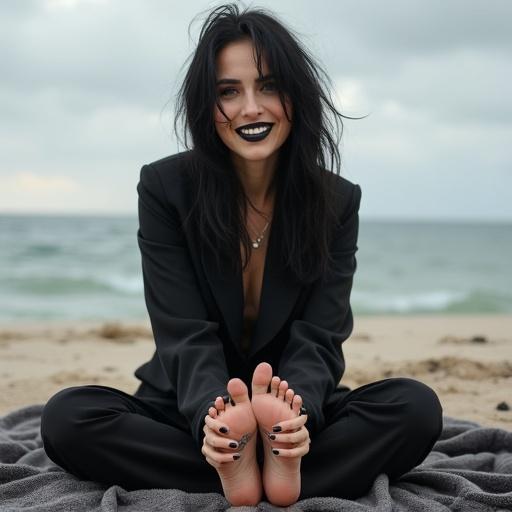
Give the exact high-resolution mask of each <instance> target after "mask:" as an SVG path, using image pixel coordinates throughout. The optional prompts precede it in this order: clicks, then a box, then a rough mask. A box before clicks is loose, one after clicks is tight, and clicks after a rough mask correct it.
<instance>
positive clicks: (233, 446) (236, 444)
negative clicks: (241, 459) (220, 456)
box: [229, 441, 238, 448]
mask: <svg viewBox="0 0 512 512" xmlns="http://www.w3.org/2000/svg"><path fill="white" fill-rule="evenodd" d="M237 446H238V443H235V442H234V441H232V442H231V443H229V447H230V448H236V447H237Z"/></svg>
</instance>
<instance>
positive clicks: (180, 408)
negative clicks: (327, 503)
mask: <svg viewBox="0 0 512 512" xmlns="http://www.w3.org/2000/svg"><path fill="white" fill-rule="evenodd" d="M190 154H191V152H190V151H185V152H182V153H178V154H176V155H172V156H169V157H166V158H163V159H161V160H158V161H155V162H153V163H150V164H147V165H144V166H143V167H142V169H141V172H140V181H139V183H138V185H137V191H138V194H139V229H138V231H137V240H138V244H139V247H140V251H141V258H142V271H143V279H144V296H145V301H146V306H147V309H148V313H149V317H150V320H151V325H152V330H153V335H154V338H155V343H156V350H155V353H154V355H153V357H152V359H151V360H150V361H148V362H147V363H145V364H144V365H142V366H140V367H139V368H137V370H136V371H135V376H136V377H137V378H139V379H140V380H141V381H142V382H143V384H142V385H144V383H145V384H146V385H149V386H146V387H147V388H150V389H154V391H155V393H159V394H164V395H165V398H166V400H167V401H168V403H169V404H171V405H170V406H173V405H174V406H175V407H176V414H177V417H178V418H179V419H180V421H181V422H182V424H183V427H184V428H187V429H190V431H191V433H192V435H193V436H194V438H195V440H196V442H197V444H198V445H201V444H202V439H203V436H204V433H203V431H202V428H203V420H204V416H205V415H206V414H207V411H208V406H209V405H210V402H211V401H212V400H214V399H215V397H216V396H219V395H225V394H226V393H227V391H226V384H227V382H228V380H229V379H230V378H232V377H240V378H241V379H242V380H244V381H245V382H246V383H247V384H250V381H251V376H252V372H253V370H254V368H255V367H256V365H257V364H258V363H259V362H261V361H267V362H268V363H270V364H271V365H272V368H273V370H274V374H277V375H279V377H281V379H286V380H287V381H288V383H289V385H290V387H291V388H293V389H294V391H295V392H296V393H299V394H300V395H301V396H302V398H303V401H304V405H305V407H306V408H307V410H308V423H307V425H308V429H309V431H310V434H311V436H313V435H314V433H315V432H317V431H319V430H320V429H322V427H323V425H324V423H325V418H324V414H323V410H322V408H323V404H324V403H325V401H326V400H327V398H328V397H329V395H330V394H331V393H332V392H333V391H334V389H335V388H336V386H337V385H338V383H339V381H340V379H341V377H342V375H343V372H344V369H345V362H344V358H343V351H342V347H341V343H342V342H343V341H344V340H346V339H347V338H348V337H349V336H350V334H351V332H352V329H353V317H352V310H351V307H350V292H351V289H352V281H353V275H354V272H355V271H356V258H355V253H356V251H357V237H358V228H359V217H358V211H359V204H360V200H361V188H360V186H359V185H357V184H353V183H351V182H350V181H348V180H347V179H345V178H343V177H336V180H335V181H336V187H337V192H338V193H339V196H340V201H339V202H340V205H341V206H340V215H341V221H342V227H341V228H339V229H338V231H337V233H336V237H335V239H334V240H333V243H332V246H331V251H332V256H333V258H334V259H335V261H336V264H335V272H334V273H333V274H332V275H331V277H329V278H328V279H323V280H322V282H320V281H317V282H316V283H313V284H311V285H308V286H302V285H300V284H297V282H296V281H295V280H294V279H292V278H291V276H290V275H289V273H288V271H287V270H285V269H284V266H283V264H282V259H281V258H280V257H279V256H280V255H279V254H278V250H279V246H278V243H277V241H278V240H279V238H280V230H281V229H282V226H281V224H280V222H279V221H277V222H276V221H275V220H274V222H272V224H271V228H270V234H269V240H268V248H267V255H266V260H265V269H264V277H263V284H262V295H261V302H260V309H259V316H258V319H257V321H256V323H255V326H254V331H253V336H252V340H251V346H250V352H249V353H248V354H247V355H246V354H244V353H243V352H242V350H241V348H240V339H241V332H242V321H243V301H244V299H243V281H242V275H241V273H238V274H234V273H233V272H232V271H230V270H228V269H226V271H225V272H224V271H223V272H221V273H218V272H217V271H216V270H215V267H214V264H215V260H214V257H213V255H210V256H211V257H208V256H207V255H205V256H201V252H200V251H199V240H198V239H197V233H193V232H188V231H185V230H183V229H182V227H181V221H182V220H183V219H184V217H185V216H186V215H187V213H188V211H189V210H190V206H191V204H192V201H193V200H194V191H193V190H191V187H190V185H189V182H188V180H187V173H186V168H187V162H188V157H189V156H190ZM277 218H279V216H278V217H277ZM274 219H276V217H275V218H274Z"/></svg>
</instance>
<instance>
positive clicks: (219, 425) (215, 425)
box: [204, 415, 229, 435]
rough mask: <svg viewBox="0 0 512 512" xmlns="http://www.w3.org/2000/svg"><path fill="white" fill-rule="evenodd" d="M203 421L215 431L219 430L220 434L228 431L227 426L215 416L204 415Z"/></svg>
mask: <svg viewBox="0 0 512 512" xmlns="http://www.w3.org/2000/svg"><path fill="white" fill-rule="evenodd" d="M204 422H205V423H206V425H208V426H209V427H210V428H211V429H212V430H215V432H219V433H220V434H224V435H225V434H227V433H228V432H229V427H228V426H227V425H226V424H225V423H224V422H223V421H220V420H219V419H217V418H215V419H214V418H210V416H209V415H206V416H205V417H204Z"/></svg>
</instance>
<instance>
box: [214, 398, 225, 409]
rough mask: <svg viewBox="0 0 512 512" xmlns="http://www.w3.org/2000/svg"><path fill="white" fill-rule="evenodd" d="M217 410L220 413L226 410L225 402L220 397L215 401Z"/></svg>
mask: <svg viewBox="0 0 512 512" xmlns="http://www.w3.org/2000/svg"><path fill="white" fill-rule="evenodd" d="M215 409H217V411H219V412H220V411H223V410H224V400H223V399H222V397H221V396H218V397H217V398H216V399H215Z"/></svg>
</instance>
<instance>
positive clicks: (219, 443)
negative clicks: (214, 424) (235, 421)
mask: <svg viewBox="0 0 512 512" xmlns="http://www.w3.org/2000/svg"><path fill="white" fill-rule="evenodd" d="M203 432H204V433H205V436H204V440H203V442H204V443H207V444H208V445H210V446H211V447H213V448H217V449H224V450H229V451H231V452H232V451H233V450H236V449H237V448H238V442H237V441H235V440H234V439H229V438H225V437H222V436H220V435H219V434H217V433H216V432H215V430H212V429H211V428H210V427H208V425H205V426H204V427H203Z"/></svg>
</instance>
